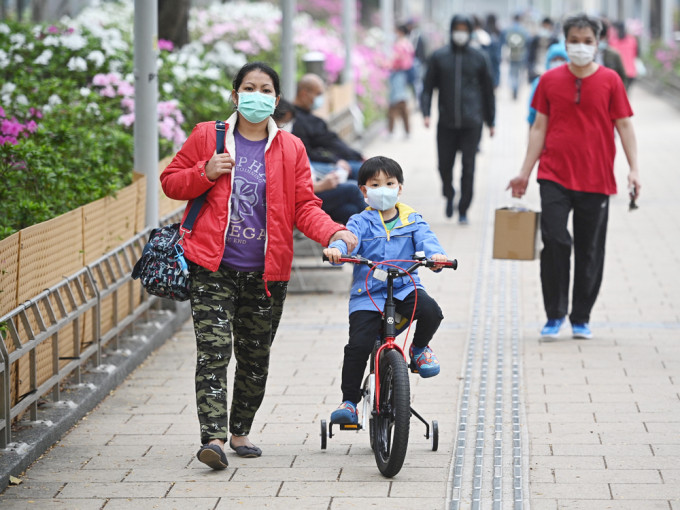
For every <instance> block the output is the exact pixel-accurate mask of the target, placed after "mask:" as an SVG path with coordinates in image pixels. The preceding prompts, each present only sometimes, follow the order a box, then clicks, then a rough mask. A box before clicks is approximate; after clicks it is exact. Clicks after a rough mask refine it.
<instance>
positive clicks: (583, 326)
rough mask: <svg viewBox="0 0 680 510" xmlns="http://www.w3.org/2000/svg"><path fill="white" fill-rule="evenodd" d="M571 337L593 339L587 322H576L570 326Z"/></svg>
mask: <svg viewBox="0 0 680 510" xmlns="http://www.w3.org/2000/svg"><path fill="white" fill-rule="evenodd" d="M571 336H572V337H573V338H584V339H588V338H593V332H592V331H590V326H589V325H588V323H587V322H576V323H574V324H572V325H571Z"/></svg>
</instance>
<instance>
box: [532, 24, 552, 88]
mask: <svg viewBox="0 0 680 510" xmlns="http://www.w3.org/2000/svg"><path fill="white" fill-rule="evenodd" d="M555 43H557V36H556V34H555V24H554V23H553V21H552V20H551V19H550V18H548V17H546V18H543V20H542V21H541V26H540V28H539V29H538V32H537V33H536V35H535V36H534V37H532V38H531V41H530V42H529V50H528V51H527V73H528V77H529V83H533V81H534V80H535V79H536V78H538V77H539V76H541V74H543V72H544V71H545V70H546V68H544V67H543V62H545V61H546V58H545V57H546V54H547V52H548V48H550V47H551V46H552V45H553V44H555Z"/></svg>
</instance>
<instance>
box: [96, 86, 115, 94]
mask: <svg viewBox="0 0 680 510" xmlns="http://www.w3.org/2000/svg"><path fill="white" fill-rule="evenodd" d="M99 95H100V96H103V97H116V91H115V89H114V88H113V87H112V86H111V85H107V86H106V87H104V88H103V89H101V90H100V91H99Z"/></svg>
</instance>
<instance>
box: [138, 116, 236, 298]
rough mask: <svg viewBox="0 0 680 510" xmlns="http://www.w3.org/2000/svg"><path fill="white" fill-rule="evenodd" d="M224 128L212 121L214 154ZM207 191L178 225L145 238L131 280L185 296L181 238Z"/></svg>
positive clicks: (188, 230)
mask: <svg viewBox="0 0 680 510" xmlns="http://www.w3.org/2000/svg"><path fill="white" fill-rule="evenodd" d="M224 130H225V124H224V122H222V121H221V120H218V121H216V122H215V137H216V149H215V151H216V152H217V153H218V154H221V153H222V152H224ZM208 191H209V190H208ZM208 191H206V192H205V193H203V194H202V195H201V196H199V197H197V198H196V199H194V201H193V203H192V204H191V208H190V209H189V212H188V213H187V216H186V218H184V221H183V222H182V225H181V226H180V224H179V223H173V224H172V225H165V226H162V227H159V228H155V229H153V230H152V231H151V233H150V234H149V241H148V242H147V243H146V245H145V246H144V250H143V251H142V256H141V257H140V258H139V260H138V261H137V263H136V264H135V267H134V268H133V270H132V279H133V280H136V279H138V278H139V280H140V282H141V283H142V286H143V287H144V288H145V289H146V291H147V292H148V293H149V294H153V295H154V296H158V297H162V298H168V299H172V300H175V301H186V300H187V299H189V297H190V290H189V289H190V286H189V278H190V275H189V268H188V266H187V262H186V260H185V259H184V247H183V246H182V241H183V240H184V235H185V234H187V233H191V229H192V228H193V226H194V221H196V218H197V217H198V213H199V211H200V210H201V207H202V206H203V202H204V201H205V197H206V196H207V195H208Z"/></svg>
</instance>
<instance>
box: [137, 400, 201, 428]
mask: <svg viewBox="0 0 680 510" xmlns="http://www.w3.org/2000/svg"><path fill="white" fill-rule="evenodd" d="M147 424H157V425H167V426H169V425H171V424H178V425H179V424H182V425H194V426H195V427H196V430H198V427H199V425H198V416H197V415H196V406H195V404H194V405H193V406H192V409H191V413H187V414H180V413H176V414H174V415H172V416H168V414H152V413H150V414H146V413H131V414H130V419H129V420H128V421H127V422H126V424H125V425H126V427H132V428H134V429H137V430H139V429H141V428H143V427H145V426H146V425H147Z"/></svg>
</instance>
